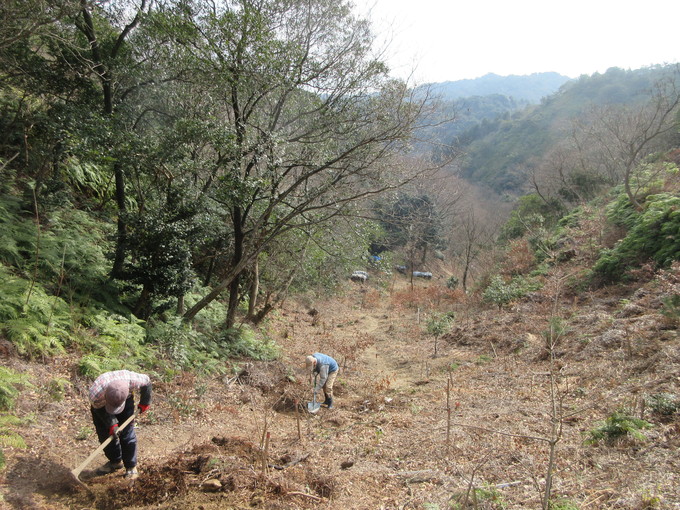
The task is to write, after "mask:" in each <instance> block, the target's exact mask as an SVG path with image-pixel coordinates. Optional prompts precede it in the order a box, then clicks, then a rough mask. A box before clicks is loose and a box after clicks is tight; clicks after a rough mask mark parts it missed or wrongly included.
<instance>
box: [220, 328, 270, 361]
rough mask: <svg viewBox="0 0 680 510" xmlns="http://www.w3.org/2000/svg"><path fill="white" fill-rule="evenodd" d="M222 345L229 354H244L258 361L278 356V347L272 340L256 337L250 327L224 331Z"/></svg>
mask: <svg viewBox="0 0 680 510" xmlns="http://www.w3.org/2000/svg"><path fill="white" fill-rule="evenodd" d="M223 342H224V347H225V348H226V349H227V351H228V354H229V356H234V357H237V356H245V357H248V358H253V359H256V360H260V361H271V360H274V359H276V358H278V357H279V355H280V352H279V347H278V346H277V345H276V343H274V342H273V341H272V340H270V339H267V338H264V339H258V338H257V337H256V336H255V333H254V332H253V330H252V329H250V328H248V327H246V326H242V327H240V328H231V329H228V330H227V331H225V332H224V336H223Z"/></svg>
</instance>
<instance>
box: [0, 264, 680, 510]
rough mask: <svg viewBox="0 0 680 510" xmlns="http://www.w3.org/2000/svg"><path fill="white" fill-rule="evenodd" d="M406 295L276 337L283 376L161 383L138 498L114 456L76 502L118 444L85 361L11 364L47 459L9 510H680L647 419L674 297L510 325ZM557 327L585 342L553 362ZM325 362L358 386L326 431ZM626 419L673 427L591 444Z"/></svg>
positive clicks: (666, 442) (8, 451) (32, 463)
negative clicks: (79, 366)
mask: <svg viewBox="0 0 680 510" xmlns="http://www.w3.org/2000/svg"><path fill="white" fill-rule="evenodd" d="M401 278H402V277H401V276H395V277H392V278H391V279H388V280H386V281H383V282H382V283H381V284H378V283H377V282H374V281H373V282H372V281H369V283H367V284H365V285H362V284H358V283H348V287H347V292H346V294H345V295H344V296H342V297H339V298H335V299H332V300H326V299H323V300H322V299H313V298H307V299H306V300H301V299H298V300H296V301H290V302H288V303H287V304H286V305H285V307H284V308H283V309H282V310H280V311H278V312H276V313H275V314H274V315H273V316H272V317H271V319H270V320H269V322H268V331H269V334H270V335H271V337H272V338H274V339H275V340H276V341H277V343H278V344H279V345H281V347H282V349H283V353H282V356H281V358H280V359H279V360H277V361H275V362H268V363H253V362H245V361H244V362H241V363H239V364H238V370H237V371H235V373H234V374H229V375H226V376H221V377H215V378H213V379H211V380H208V381H205V380H198V379H196V378H195V377H194V376H192V375H191V374H180V375H179V376H177V377H176V378H174V379H173V380H172V381H171V382H161V381H154V402H153V404H152V407H151V410H150V412H148V413H147V414H145V415H143V416H142V417H141V418H140V419H139V420H138V422H137V424H136V427H137V435H138V439H139V466H138V467H139V471H140V476H139V478H138V479H137V480H136V481H135V482H132V483H128V482H126V481H125V480H124V479H123V477H122V473H115V474H112V475H108V476H104V477H93V476H92V471H91V470H92V469H94V468H96V467H97V466H99V465H100V464H101V463H103V462H104V461H105V458H104V457H103V456H100V457H99V458H97V459H95V460H94V461H93V462H92V464H91V465H90V466H88V469H86V470H85V471H84V472H83V474H82V475H81V477H80V478H81V480H83V482H84V484H85V486H86V487H87V488H83V487H82V486H80V485H78V484H76V483H74V482H73V480H72V478H71V475H70V470H71V469H73V468H74V467H76V466H78V465H79V464H80V463H82V462H83V461H84V460H85V459H86V458H87V457H88V455H89V454H90V453H91V452H93V451H94V450H95V449H96V448H97V446H98V443H97V440H96V437H95V435H94V430H93V428H92V426H91V423H90V418H89V412H88V407H87V399H86V390H87V384H86V382H85V381H82V380H79V379H78V378H77V377H76V376H75V375H74V374H75V370H74V368H73V366H71V364H70V363H69V361H68V360H67V359H63V360H52V361H50V362H48V363H46V364H25V363H23V362H22V361H20V360H17V359H16V358H5V359H3V363H4V364H6V365H8V366H11V367H12V368H14V369H17V370H24V371H26V372H27V373H30V374H31V376H32V380H33V381H34V388H32V389H31V390H30V391H27V392H25V394H24V395H23V396H22V399H21V401H20V402H19V405H18V409H17V410H15V414H17V415H19V416H22V417H25V418H26V424H25V425H24V426H23V427H22V428H21V429H20V433H21V435H22V436H23V437H24V439H25V440H26V443H27V445H28V446H27V448H13V447H6V448H3V450H4V451H5V455H6V461H7V467H6V468H5V470H4V471H3V472H2V473H1V475H2V480H1V482H2V485H1V487H0V489H1V494H0V496H1V498H2V499H0V507H1V508H8V509H24V508H26V509H29V508H30V509H32V508H35V509H53V510H61V509H101V510H105V509H116V508H131V509H140V510H141V509H151V508H154V509H155V508H164V509H178V510H179V509H202V510H209V509H218V508H219V509H245V508H262V509H298V508H299V509H306V508H315V509H322V508H329V509H330V508H333V509H407V508H408V509H429V510H434V509H442V510H443V509H455V508H488V509H495V508H505V509H536V508H541V507H542V498H543V497H544V494H545V492H546V484H547V483H550V485H551V495H552V501H553V505H552V508H554V509H563V510H568V509H576V508H578V509H610V508H611V509H614V508H616V509H646V508H661V509H672V508H680V457H679V456H678V446H679V445H680V417H679V416H678V413H675V414H673V415H670V416H660V415H658V414H655V413H654V412H653V411H652V410H651V409H650V408H649V406H648V405H646V404H645V402H647V401H648V400H647V399H646V397H648V396H649V395H655V394H661V393H669V394H674V395H679V394H680V389H679V384H680V341H679V339H678V332H677V328H676V327H674V326H673V327H669V325H668V322H667V321H666V320H665V318H664V317H663V316H662V315H661V314H659V299H660V292H661V291H660V290H659V289H658V285H657V286H656V287H655V286H654V285H652V284H650V285H649V286H648V287H646V288H641V289H639V290H638V291H637V292H635V293H634V294H626V293H625V292H626V291H625V290H621V294H617V295H612V294H608V293H606V292H603V293H600V294H589V295H587V296H579V299H575V298H574V297H573V296H571V297H570V296H565V297H560V299H559V301H557V300H556V299H552V297H551V295H550V293H549V290H546V291H545V292H543V293H540V294H535V295H532V296H530V297H529V298H528V299H526V300H525V301H523V302H522V303H517V304H515V305H514V306H512V307H511V308H510V309H508V310H503V311H499V310H497V309H490V308H488V307H487V308H484V307H480V306H479V305H478V304H476V303H472V302H470V300H469V299H468V300H466V299H463V296H462V295H461V294H460V292H459V293H455V292H448V291H446V289H445V287H444V286H443V281H441V280H437V279H435V280H432V281H418V282H416V285H415V288H413V289H411V288H410V285H409V283H408V282H407V281H406V280H401ZM673 278H675V279H674V280H673V282H672V284H673V285H678V284H680V283H678V280H679V277H678V275H677V274H675V275H673ZM547 287H549V286H547ZM624 298H625V300H623V299H624ZM556 310H557V312H556ZM437 311H439V312H442V311H453V312H454V313H455V321H454V323H453V329H452V330H451V332H450V333H448V334H446V335H444V336H443V337H441V338H435V337H433V336H432V335H428V334H427V333H426V324H427V321H428V320H429V319H430V318H431V317H432V314H433V313H435V312H437ZM556 314H557V315H559V316H560V317H562V318H563V319H564V320H565V321H566V323H567V324H568V326H569V327H568V328H566V329H565V330H563V331H561V333H560V335H555V336H554V338H555V341H554V345H553V347H554V348H553V349H552V352H553V356H552V359H551V356H549V355H548V351H547V350H546V341H545V334H544V332H545V331H546V330H547V329H548V326H549V324H550V319H551V317H555V315H556ZM317 351H319V352H324V353H327V354H330V355H332V356H333V357H335V358H336V359H337V360H338V362H339V363H340V364H341V372H340V374H339V376H338V380H337V383H336V391H335V395H336V398H335V400H336V406H335V408H334V409H332V410H327V409H322V410H321V411H320V412H319V413H318V414H315V415H310V414H308V413H307V412H306V411H305V409H306V402H307V401H309V400H310V399H311V396H312V392H311V386H310V384H309V381H308V379H306V378H305V374H304V370H303V368H302V367H303V362H304V356H305V355H307V354H311V353H313V352H317ZM57 377H61V378H64V379H68V380H70V381H71V382H72V383H73V386H72V387H71V388H70V389H69V391H68V392H67V395H66V396H65V398H64V399H62V400H58V401H57V400H55V399H50V398H46V392H47V390H48V389H47V382H48V381H49V380H51V379H54V378H57ZM617 409H627V410H628V411H629V412H631V413H634V414H635V416H638V417H642V418H644V419H645V420H647V421H649V422H650V423H652V424H653V427H652V428H650V429H647V430H644V434H645V436H646V440H644V441H643V440H632V439H627V438H623V439H621V440H618V441H615V442H613V443H601V444H594V445H588V444H585V442H584V440H585V439H587V437H588V433H589V431H592V430H594V429H595V428H596V427H598V425H599V424H601V423H602V422H603V420H605V419H606V418H607V417H608V416H610V415H611V414H612V413H613V412H614V411H616V410H617ZM83 436H86V437H85V438H84V439H78V438H82V437H83ZM551 452H552V455H551Z"/></svg>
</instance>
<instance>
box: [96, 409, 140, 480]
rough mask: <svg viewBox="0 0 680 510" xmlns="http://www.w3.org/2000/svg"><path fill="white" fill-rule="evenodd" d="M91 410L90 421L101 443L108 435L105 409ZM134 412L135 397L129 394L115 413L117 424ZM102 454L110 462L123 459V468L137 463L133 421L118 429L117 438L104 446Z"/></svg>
mask: <svg viewBox="0 0 680 510" xmlns="http://www.w3.org/2000/svg"><path fill="white" fill-rule="evenodd" d="M90 410H91V411H92V421H93V422H94V428H95V429H96V430H97V437H98V438H99V442H100V443H103V442H104V441H106V438H108V437H109V427H110V425H108V424H107V423H106V421H105V420H104V417H105V416H106V411H104V409H96V410H95V409H94V408H90ZM134 413H135V399H134V398H133V397H132V396H129V397H128V399H127V400H126V401H125V407H124V408H123V411H122V412H121V413H120V414H117V415H116V419H117V420H118V424H119V425H120V424H122V423H123V422H124V421H125V420H127V419H128V418H129V417H130V416H132V415H133V414H134ZM104 455H106V458H107V459H109V460H110V461H111V462H120V461H121V460H122V461H123V464H124V465H125V469H130V468H133V467H135V466H136V465H137V434H135V422H134V421H133V422H132V423H130V425H128V426H127V427H125V428H124V429H123V430H121V431H120V435H119V436H118V440H113V441H111V442H110V443H109V444H108V445H106V448H104Z"/></svg>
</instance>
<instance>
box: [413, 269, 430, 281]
mask: <svg viewBox="0 0 680 510" xmlns="http://www.w3.org/2000/svg"><path fill="white" fill-rule="evenodd" d="M413 277H414V278H425V279H426V280H430V279H432V273H430V272H429V271H413Z"/></svg>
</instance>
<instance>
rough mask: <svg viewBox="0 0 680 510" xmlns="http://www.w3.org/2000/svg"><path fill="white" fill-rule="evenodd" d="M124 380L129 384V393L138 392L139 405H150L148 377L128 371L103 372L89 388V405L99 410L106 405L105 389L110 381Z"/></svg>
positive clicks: (149, 382) (149, 381)
mask: <svg viewBox="0 0 680 510" xmlns="http://www.w3.org/2000/svg"><path fill="white" fill-rule="evenodd" d="M119 380H124V381H128V382H129V383H130V392H131V393H132V391H133V390H139V404H140V405H146V406H148V405H149V404H151V379H150V378H149V376H148V375H145V374H138V373H137V372H131V371H129V370H114V371H113V372H105V373H103V374H102V375H100V376H99V377H97V379H95V381H94V383H92V386H90V395H89V396H90V404H92V407H93V408H94V409H101V408H103V407H104V404H106V398H105V397H106V387H107V386H108V385H109V383H111V381H119Z"/></svg>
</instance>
